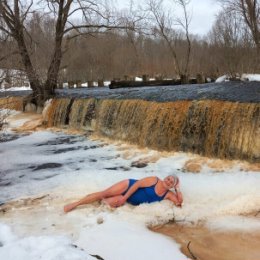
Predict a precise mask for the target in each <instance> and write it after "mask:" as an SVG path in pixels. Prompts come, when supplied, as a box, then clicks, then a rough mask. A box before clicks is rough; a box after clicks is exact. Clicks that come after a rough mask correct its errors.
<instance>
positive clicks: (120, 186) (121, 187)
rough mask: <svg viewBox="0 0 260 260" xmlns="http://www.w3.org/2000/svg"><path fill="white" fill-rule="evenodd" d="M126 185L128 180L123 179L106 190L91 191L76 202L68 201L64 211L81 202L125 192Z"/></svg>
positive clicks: (93, 200)
mask: <svg viewBox="0 0 260 260" xmlns="http://www.w3.org/2000/svg"><path fill="white" fill-rule="evenodd" d="M128 185H129V180H123V181H120V182H118V183H116V184H114V185H112V186H111V187H109V188H108V189H106V190H103V191H100V192H95V193H91V194H89V195H87V196H86V197H84V198H82V199H81V200H79V201H76V202H73V203H70V204H68V205H66V206H64V212H69V211H71V210H73V209H75V208H76V207H78V206H80V205H83V204H89V203H92V202H95V201H99V200H102V199H105V198H110V197H114V196H117V195H121V194H122V193H123V192H125V191H126V190H127V188H128Z"/></svg>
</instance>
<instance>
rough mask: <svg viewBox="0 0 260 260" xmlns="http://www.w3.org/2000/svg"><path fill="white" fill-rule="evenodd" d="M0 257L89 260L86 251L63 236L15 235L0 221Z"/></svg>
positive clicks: (12, 258) (7, 258) (17, 259)
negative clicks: (21, 236)
mask: <svg viewBox="0 0 260 260" xmlns="http://www.w3.org/2000/svg"><path fill="white" fill-rule="evenodd" d="M0 243H1V245H0V257H1V259H4V260H14V259H15V260H28V259H30V260H38V259H42V260H58V259H60V260H63V259H64V260H71V259H73V260H82V259H86V260H91V259H96V258H94V257H91V256H90V255H89V254H87V253H86V252H84V251H82V250H81V249H79V248H76V247H74V246H73V245H72V242H71V241H70V240H69V239H68V238H66V237H64V236H28V237H24V238H18V237H16V236H15V235H14V234H13V233H12V232H11V230H10V227H8V226H6V225H4V224H1V223H0Z"/></svg>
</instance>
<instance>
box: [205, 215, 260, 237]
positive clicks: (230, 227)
mask: <svg viewBox="0 0 260 260" xmlns="http://www.w3.org/2000/svg"><path fill="white" fill-rule="evenodd" d="M207 226H208V227H209V228H210V229H213V230H215V231H239V232H250V233H251V232H259V231H260V220H259V219H256V218H253V217H244V216H230V217H220V218H216V219H212V220H210V221H208V223H207Z"/></svg>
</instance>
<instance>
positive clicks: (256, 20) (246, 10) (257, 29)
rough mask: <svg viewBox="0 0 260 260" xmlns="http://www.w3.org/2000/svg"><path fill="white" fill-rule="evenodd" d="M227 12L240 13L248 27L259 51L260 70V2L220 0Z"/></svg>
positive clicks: (257, 0)
mask: <svg viewBox="0 0 260 260" xmlns="http://www.w3.org/2000/svg"><path fill="white" fill-rule="evenodd" d="M219 2H221V3H222V4H223V6H224V8H226V10H227V11H235V12H237V13H239V14H240V15H241V16H242V17H243V19H244V22H245V24H246V25H247V26H248V28H249V30H250V32H251V35H252V39H253V41H254V43H255V46H256V50H257V63H258V69H260V65H259V63H260V2H259V0H219Z"/></svg>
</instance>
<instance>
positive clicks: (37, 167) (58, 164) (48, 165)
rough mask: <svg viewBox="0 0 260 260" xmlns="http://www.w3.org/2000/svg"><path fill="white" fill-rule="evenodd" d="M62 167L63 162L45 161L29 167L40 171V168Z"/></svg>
mask: <svg viewBox="0 0 260 260" xmlns="http://www.w3.org/2000/svg"><path fill="white" fill-rule="evenodd" d="M60 167H62V164H61V163H43V164H40V165H37V166H30V167H28V168H29V169H32V170H33V171H39V170H45V169H54V168H60Z"/></svg>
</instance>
